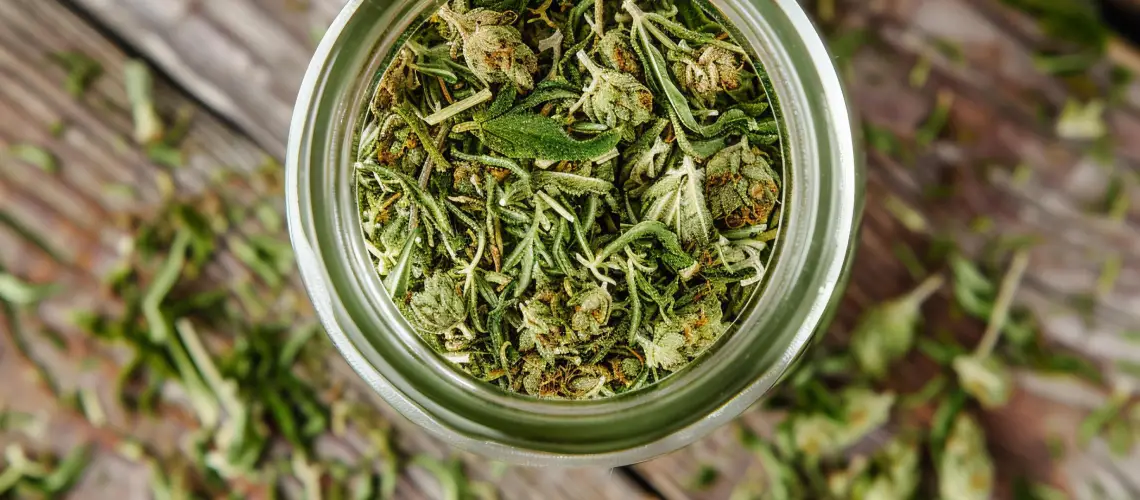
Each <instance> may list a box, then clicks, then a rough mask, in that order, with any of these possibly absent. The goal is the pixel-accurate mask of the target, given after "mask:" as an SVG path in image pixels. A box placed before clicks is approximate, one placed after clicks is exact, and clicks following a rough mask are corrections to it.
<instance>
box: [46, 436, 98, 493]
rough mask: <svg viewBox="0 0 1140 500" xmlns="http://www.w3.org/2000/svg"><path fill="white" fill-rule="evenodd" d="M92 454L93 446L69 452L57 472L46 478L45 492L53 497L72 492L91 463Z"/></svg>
mask: <svg viewBox="0 0 1140 500" xmlns="http://www.w3.org/2000/svg"><path fill="white" fill-rule="evenodd" d="M91 454H92V448H91V446H79V447H76V448H74V449H72V450H71V451H70V452H68V454H67V455H65V456H64V457H63V460H61V461H60V462H59V465H57V466H56V467H55V470H53V471H51V473H49V474H48V475H47V476H44V478H43V483H42V484H43V489H44V491H45V492H46V493H48V494H51V495H62V494H63V493H66V492H67V491H68V490H70V489H71V487H72V486H73V485H74V484H75V483H76V482H77V481H78V480H79V478H80V476H82V475H83V472H84V470H86V468H87V465H88V464H89V463H90V462H91Z"/></svg>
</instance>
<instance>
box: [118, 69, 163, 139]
mask: <svg viewBox="0 0 1140 500" xmlns="http://www.w3.org/2000/svg"><path fill="white" fill-rule="evenodd" d="M123 78H124V81H125V82H126V86H127V99H128V100H129V101H130V103H131V114H132V115H133V116H134V121H135V130H134V140H135V142H136V143H137V144H140V145H152V144H155V143H158V142H159V141H161V140H162V138H163V136H164V135H165V133H166V125H164V124H163V123H162V118H161V117H159V116H158V109H157V108H156V107H155V105H154V80H153V77H152V76H151V72H150V68H148V67H147V65H146V63H144V62H142V61H139V60H137V59H132V60H130V61H127V62H126V63H124V64H123Z"/></svg>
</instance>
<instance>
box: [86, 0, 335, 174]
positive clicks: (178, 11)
mask: <svg viewBox="0 0 1140 500" xmlns="http://www.w3.org/2000/svg"><path fill="white" fill-rule="evenodd" d="M74 3H75V4H77V5H79V6H81V7H82V8H83V9H85V10H87V11H88V12H90V13H92V14H93V15H95V16H96V17H97V18H98V19H100V20H101V21H102V22H103V23H105V24H106V25H108V26H110V27H112V29H114V30H115V31H116V33H117V34H118V35H120V36H122V37H123V38H124V39H125V40H127V41H128V42H130V43H131V44H132V45H133V46H135V47H137V49H138V50H140V51H141V52H143V53H144V54H146V55H147V57H149V58H150V59H151V60H153V61H154V62H155V63H157V64H158V65H159V67H161V68H162V70H163V71H164V72H165V73H167V74H168V75H170V76H171V77H172V78H173V79H174V80H175V81H177V82H178V83H179V85H182V86H184V87H186V88H187V89H188V90H189V91H190V92H191V93H192V94H194V95H195V96H196V97H197V98H198V99H201V100H202V101H203V102H204V103H205V104H206V105H207V106H208V107H209V108H211V109H212V110H214V111H215V112H217V113H219V114H220V115H221V116H223V117H225V118H226V119H228V120H232V121H233V122H234V123H237V124H238V125H240V126H241V128H242V129H243V130H244V131H246V132H247V133H248V134H249V135H250V136H251V137H253V138H254V139H255V140H256V141H257V143H258V144H260V145H261V146H262V147H265V148H267V149H268V150H270V151H273V152H274V154H277V155H280V154H281V153H283V152H284V150H285V139H286V136H287V134H288V128H289V118H290V116H291V115H292V110H293V102H294V101H295V99H296V97H297V90H298V89H299V88H300V85H301V78H300V76H301V75H302V74H303V73H304V70H305V67H306V65H307V64H308V61H309V55H310V54H311V53H312V49H313V42H312V36H313V35H312V33H313V32H314V31H315V30H318V29H319V28H320V27H321V26H327V24H328V22H329V21H331V20H332V17H333V16H334V15H335V13H336V11H337V10H339V7H340V6H341V5H343V3H344V2H343V0H321V1H312V2H309V1H303V0H302V1H298V0H259V1H256V2H254V1H241V2H231V1H228V0H205V1H201V0H81V1H78V2H74Z"/></svg>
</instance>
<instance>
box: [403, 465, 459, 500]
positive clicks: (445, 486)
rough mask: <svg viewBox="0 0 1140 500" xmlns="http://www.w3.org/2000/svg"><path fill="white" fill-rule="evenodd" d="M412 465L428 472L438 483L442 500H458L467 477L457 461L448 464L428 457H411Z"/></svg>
mask: <svg viewBox="0 0 1140 500" xmlns="http://www.w3.org/2000/svg"><path fill="white" fill-rule="evenodd" d="M411 463H412V465H416V466H419V467H422V468H423V469H424V470H427V471H428V472H430V473H431V474H432V475H433V476H435V478H436V480H438V481H439V486H440V495H439V498H440V499H442V500H460V499H461V498H463V497H462V495H463V492H464V490H465V489H466V486H467V477H466V475H464V474H463V471H462V469H461V467H462V465H461V464H460V462H459V461H458V460H455V461H452V462H451V463H450V464H447V463H444V462H441V461H439V460H436V459H435V458H433V457H430V456H428V455H416V456H414V457H412V461H411Z"/></svg>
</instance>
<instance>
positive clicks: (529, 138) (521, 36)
mask: <svg viewBox="0 0 1140 500" xmlns="http://www.w3.org/2000/svg"><path fill="white" fill-rule="evenodd" d="M520 5H521V6H523V7H526V8H521V9H520V8H519V7H520ZM718 19H719V17H718V15H717V13H716V12H714V11H712V10H709V8H707V7H706V6H705V5H704V4H703V3H699V2H694V1H679V2H667V1H661V0H650V1H632V0H627V1H625V2H623V3H620V4H619V3H618V2H602V1H597V2H594V1H590V0H585V1H580V2H576V3H571V2H562V3H561V4H560V5H554V3H553V2H551V1H546V2H544V3H541V4H539V2H529V3H528V2H475V5H472V6H468V5H466V2H454V3H452V4H449V5H445V6H444V7H442V8H441V9H440V10H439V11H438V12H437V13H436V14H435V15H434V16H432V17H431V18H430V19H429V20H428V21H427V22H426V23H424V24H423V25H422V26H420V27H419V28H418V29H417V30H415V31H414V32H412V33H411V34H410V36H408V37H407V39H406V42H405V44H404V45H403V47H402V48H400V49H399V51H398V52H397V54H396V55H395V56H394V58H393V60H392V61H391V63H390V66H389V67H388V69H387V71H386V73H385V74H384V75H383V78H381V79H380V81H379V84H378V86H377V88H376V90H375V94H374V96H373V99H372V101H371V105H370V107H369V110H368V111H367V116H366V119H365V120H364V125H363V128H362V130H361V131H360V135H359V142H358V144H359V147H358V158H357V162H356V175H357V178H356V180H357V195H358V199H359V207H360V213H361V224H362V228H363V232H364V236H365V239H366V246H367V249H368V252H369V253H370V254H371V256H372V259H373V262H374V264H375V266H376V269H377V271H378V273H379V274H380V276H382V277H383V279H384V283H385V285H386V286H387V289H388V292H389V293H390V294H391V296H392V297H393V299H394V301H395V302H396V304H397V305H398V307H399V308H400V310H401V311H402V312H403V314H404V316H405V318H407V319H408V320H409V321H410V323H411V324H412V325H414V327H415V328H416V330H417V331H418V332H419V333H420V334H421V336H422V337H423V339H424V340H426V341H427V342H428V343H429V344H431V345H432V346H433V347H434V348H435V349H436V350H437V351H438V352H440V353H441V354H443V355H444V356H445V357H446V358H447V359H448V360H450V361H451V362H453V363H454V364H456V365H457V366H459V367H461V368H462V369H464V370H465V371H467V372H469V373H471V374H472V375H474V376H475V377H477V378H480V379H482V380H484V381H487V382H490V383H493V384H495V385H497V386H499V387H500V388H502V389H504V390H508V391H513V392H519V393H524V394H529V395H532V396H539V397H549V398H568V399H585V398H598V397H606V396H612V395H615V394H619V393H623V392H628V391H631V390H635V389H638V388H641V387H645V386H646V385H648V384H652V383H654V382H657V381H659V380H661V379H662V378H664V377H666V376H667V375H669V374H670V373H673V372H675V371H677V370H680V369H681V368H683V367H684V366H686V364H688V363H689V362H690V361H691V360H693V359H694V358H696V357H698V356H699V355H700V354H701V353H702V352H704V351H705V350H706V349H708V348H709V347H710V346H711V345H712V344H713V343H715V342H716V341H717V339H718V338H720V337H721V336H722V335H723V334H724V333H725V332H726V331H727V330H728V329H729V325H730V324H731V322H732V321H733V320H734V319H735V318H736V316H737V315H738V314H739V313H740V312H741V310H742V309H743V308H744V306H745V304H746V303H747V302H748V299H749V298H750V297H751V296H752V294H753V293H754V292H755V291H756V289H757V288H758V286H759V284H760V283H761V281H762V279H763V277H764V270H765V266H766V265H767V263H768V260H769V258H770V256H771V251H772V242H773V240H774V239H775V235H776V230H777V228H778V221H779V212H780V199H781V196H782V193H783V187H784V181H783V176H782V174H781V171H782V169H783V165H784V158H783V154H782V150H781V145H780V136H779V132H778V131H779V125H778V118H779V116H778V114H777V113H776V112H775V111H774V107H773V101H774V99H772V97H773V96H772V95H771V93H770V92H771V91H770V87H769V86H768V84H767V79H766V76H765V74H764V73H763V71H762V70H761V69H760V68H758V67H757V66H755V65H754V62H753V61H752V60H751V59H750V58H749V56H748V54H747V52H746V51H745V50H744V49H743V48H742V47H741V46H739V45H738V44H736V43H735V42H734V41H733V40H732V38H731V36H729V35H728V33H727V31H726V29H725V27H724V26H723V25H722V24H721V23H719V22H718Z"/></svg>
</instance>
